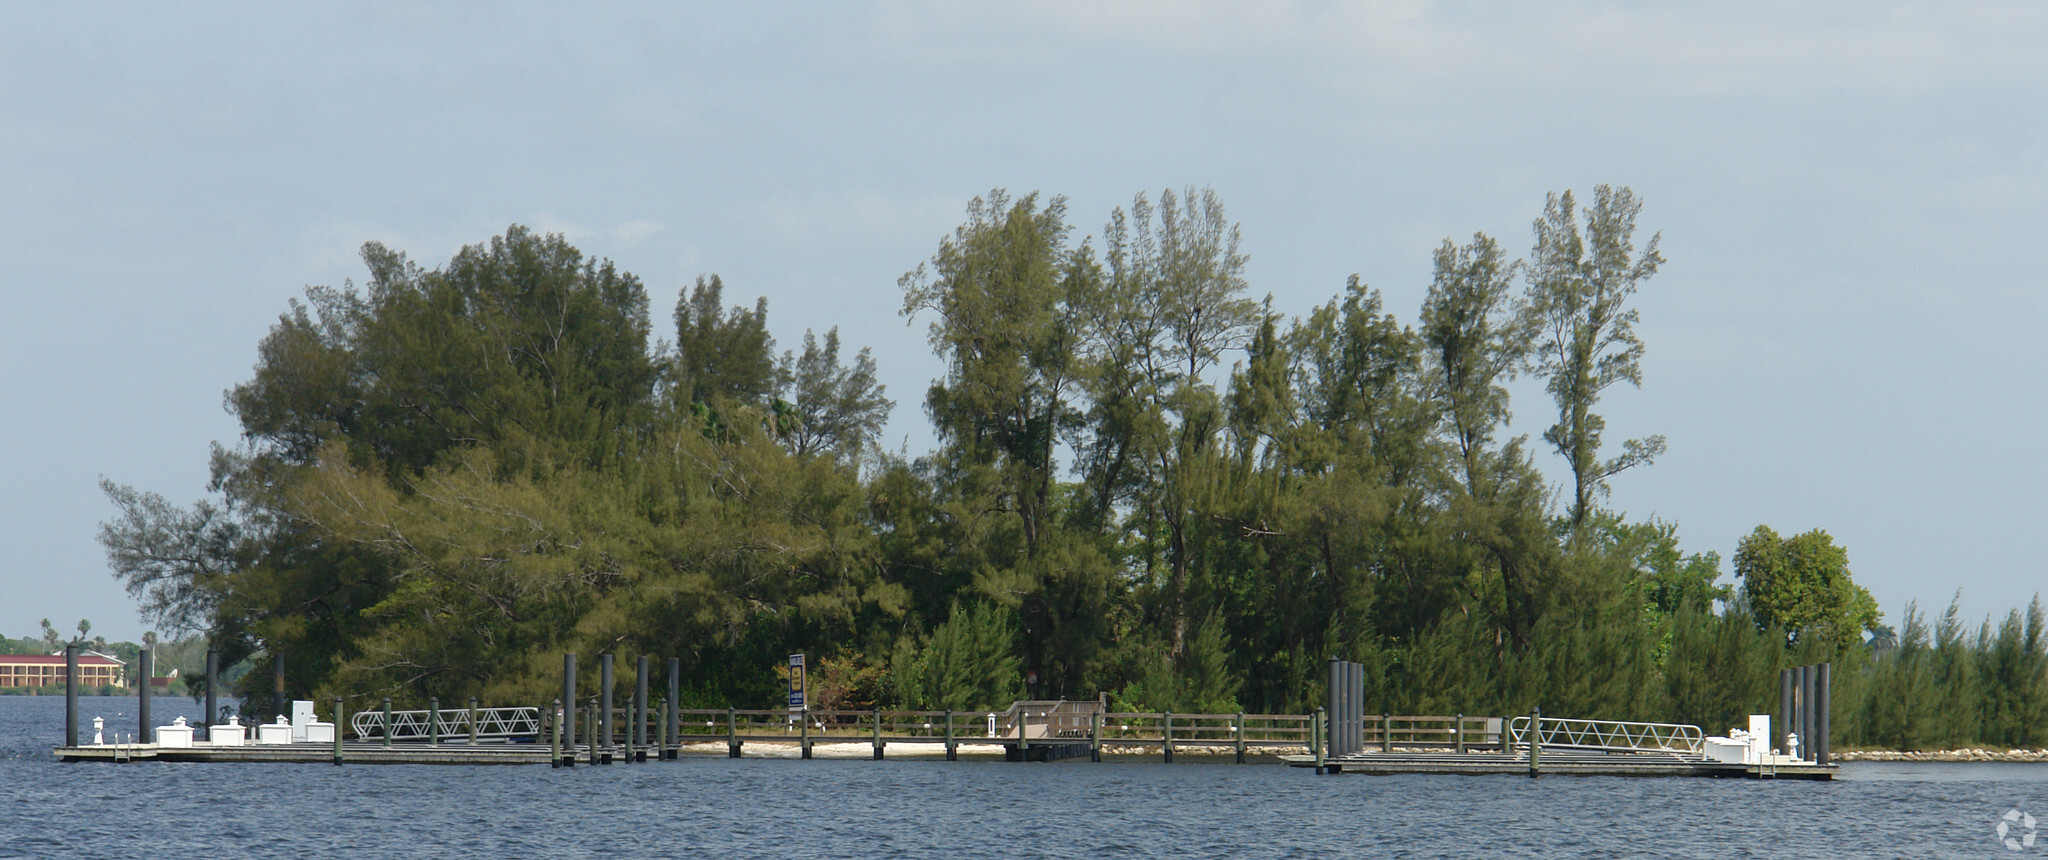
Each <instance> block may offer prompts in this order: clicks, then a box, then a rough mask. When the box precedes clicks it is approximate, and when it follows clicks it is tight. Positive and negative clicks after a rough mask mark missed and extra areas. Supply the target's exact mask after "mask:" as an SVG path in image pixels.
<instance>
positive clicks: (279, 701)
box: [270, 654, 288, 720]
mask: <svg viewBox="0 0 2048 860" xmlns="http://www.w3.org/2000/svg"><path fill="white" fill-rule="evenodd" d="M284 696H285V693H284V655H283V654H272V655H270V718H271V719H273V720H274V719H277V718H278V717H282V716H285V715H286V713H288V712H287V711H286V710H285V702H284Z"/></svg>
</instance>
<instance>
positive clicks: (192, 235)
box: [0, 0, 2048, 638]
mask: <svg viewBox="0 0 2048 860" xmlns="http://www.w3.org/2000/svg"><path fill="white" fill-rule="evenodd" d="M319 5H321V6H325V7H330V8H322V9H317V10H313V11H301V10H299V9H296V8H292V4H282V5H281V4H271V3H251V4H242V5H224V4H204V5H202V4H157V3H150V4H144V3H134V4H98V3H67V4H31V5H24V6H18V7H14V8H11V9H10V10H9V12H8V19H9V21H8V26H7V27H5V28H4V29H0V296H4V298H5V306H4V316H0V410H4V413H0V414H4V416H5V418H4V420H0V451H4V454H0V487H4V495H0V545H4V547H5V551H4V554H0V593H4V594H5V595H6V598H5V600H4V601H0V631H4V632H6V633H7V634H8V635H15V636H19V635H24V634H28V633H32V632H34V631H35V630H36V625H37V621H38V619H40V618H43V617H45V616H47V617H50V618H51V619H53V620H54V621H55V622H56V623H57V624H58V625H59V626H60V627H62V628H65V629H69V628H70V627H71V626H72V625H74V624H76V622H77V620H78V619H79V618H80V617H88V618H91V619H92V621H93V623H94V627H95V630H96V632H104V633H106V634H108V635H109V636H110V637H112V638H135V637H138V636H139V635H140V633H141V632H142V627H141V624H140V622H139V620H138V619H137V618H136V615H135V611H134V608H133V603H132V602H131V601H130V600H129V599H128V598H127V596H126V595H125V594H124V593H123V592H122V590H121V589H120V587H119V586H118V585H117V584H116V582H115V581H114V580H113V579H112V577H111V576H110V575H109V574H108V572H107V568H106V565H105V561H104V558H103V556H102V554H101V552H100V549H99V546H98V545H97V543H96V542H95V540H94V536H95V533H96V530H97V528H98V523H99V522H100V521H101V520H102V519H104V518H105V517H106V516H107V515H108V513H109V511H110V508H109V506H108V505H107V503H106V501H105V500H104V499H103V498H102V496H101V495H100V492H99V490H98V489H97V487H96V486H95V484H96V481H97V479H98V478H99V477H100V476H102V475H104V476H107V477H109V478H112V479H113V480H116V481H119V482H122V483H130V484H134V485H137V486H138V487H141V488H144V489H149V490H155V491H158V492H161V493H164V494H165V495H167V496H170V497H171V498H173V499H175V500H180V501H190V500H192V499H195V498H198V497H200V496H201V495H202V494H203V493H204V491H205V482H206V457H207V446H208V444H209V443H210V442H212V441H215V440H220V441H224V442H229V443H233V442H234V441H235V437H236V425H235V423H234V422H233V420H232V418H231V417H230V416H229V415H228V414H227V413H226V412H225V411H224V410H223V409H222V406H221V402H222V401H221V395H222V392H223V391H224V390H225V389H227V388H228V387H230V386H232V385H234V384H236V383H238V382H240V381H242V380H244V379H246V378H247V377H248V376H249V374H250V370H251V367H252V366H253V363H254V361H255V346H256V342H257V340H258V339H259V338H261V337H262V336H263V334H264V332H265V331H266V329H267V328H268V327H269V326H270V325H271V323H273V322H274V321H275V320H276V318H277V315H278V314H279V313H281V312H283V311H284V310H285V307H286V301H287V300H288V299H290V298H292V297H293V296H296V295H299V294H300V292H301V291H302V290H303V289H304V288H305V287H306V286H307V285H309V284H339V283H340V282H341V281H343V280H344V279H350V278H354V279H357V280H360V279H361V277H362V275H363V270H362V267H361V265H360V263H359V261H358V260H357V259H356V256H355V252H356V248H357V247H358V246H360V245H361V243H363V242H364V241H367V240H373V239H374V240H377V241H381V242H384V243H386V244H388V245H391V246H393V247H395V248H399V249H402V250H405V251H406V252H408V253H409V254H411V256H412V257H413V259H414V260H416V261H418V262H421V263H423V264H426V265H430V266H432V265H439V264H440V263H442V262H445V261H446V260H447V258H448V257H449V256H450V255H451V254H452V253H453V252H454V251H455V250H456V249H457V248H458V247H460V246H461V245H463V244H466V243H472V242H477V241H481V240H484V239H487V238H489V237H490V236H493V235H495V234H497V233H499V232H501V231H503V230H504V228H505V227H506V226H507V225H508V224H512V223H515V222H516V223H521V224H527V225H530V226H533V227H536V228H539V229H544V230H549V231H558V232H561V233H564V234H566V235H567V236H568V237H569V238H570V239H571V240H572V241H574V242H575V243H576V244H577V245H578V246H580V247H581V248H582V249H583V250H584V251H585V252H587V253H589V254H592V255H596V256H602V257H609V258H611V259H613V260H615V261H617V262H618V263H619V264H620V265H621V266H622V267H624V268H625V269H627V270H629V271H632V272H635V273H637V274H639V275H640V276H641V277H642V278H643V279H644V280H645V281H646V283H647V285H648V288H649V292H650V294H651V295H652V296H653V297H654V304H655V307H654V309H653V314H654V317H655V319H656V320H657V321H665V320H667V318H668V312H669V310H670V309H671V308H672V307H673V305H674V302H675V297H676V293H677V291H678V290H680V289H682V288H683V287H685V286H686V285H687V284H688V283H689V282H690V281H691V280H692V279H693V278H694V277H695V276H696V275H698V274H700V273H710V272H716V273H719V274H721V275H722V276H723V277H724V279H725V283H726V284H727V290H728V298H729V299H733V300H736V301H748V300H750V299H751V298H752V297H753V296H756V295H765V296H767V298H768V303H769V322H770V325H771V326H772V328H773V329H774V331H775V333H776V335H777V337H778V338H779V340H780V343H781V345H782V346H783V347H785V348H786V347H788V346H790V345H792V344H795V343H798V342H800V341H801V338H802V334H803V331H804V329H805V328H807V327H809V328H816V329H819V330H820V331H822V330H823V329H824V328H826V327H829V326H832V325H838V326H840V328H841V331H842V334H843V335H844V336H845V338H846V340H847V341H848V342H849V343H850V344H852V345H856V346H857V345H872V346H873V347H874V348H875V353H876V358H877V360H878V361H879V362H880V364H881V368H882V373H883V375H884V379H885V381H886V382H887V384H888V386H889V393H890V394H891V395H893V396H894V397H895V398H896V399H897V401H898V407H897V410H896V413H895V417H894V420H893V421H892V423H891V424H890V427H889V431H888V439H889V442H890V446H891V447H892V448H893V447H898V446H902V445H907V446H908V447H909V449H910V450H911V451H912V452H913V453H916V452H919V451H922V450H924V449H925V448H926V447H927V446H928V444H929V440H930V433H929V430H928V429H927V426H926V422H925V418H924V414H923V410H922V406H921V399H922V394H923V391H924V388H925V386H926V385H927V384H928V382H929V380H930V379H931V378H932V377H933V376H934V375H936V373H937V371H938V363H937V361H936V360H935V359H933V358H932V356H931V355H930V353H929V351H928V349H927V347H926V345H925V342H924V326H923V323H922V321H920V322H919V323H917V324H914V325H906V323H905V321H904V320H903V319H902V318H901V317H899V316H898V315H897V308H898V306H899V305H900V296H899V292H898V289H897V286H896V279H897V277H898V276H900V275H901V274H902V273H903V272H904V271H905V270H907V269H910V268H912V267H914V266H916V265H917V264H918V262H919V261H921V260H923V259H925V258H927V257H929V256H930V254H931V253H932V251H933V250H934V249H935V247H936V246H937V242H938V240H939V238H940V237H941V236H942V235H944V234H945V233H947V232H948V231H949V230H951V228H952V227H954V226H955V225H956V224H958V223H959V222H960V220H961V217H962V212H963V210H964V207H965V205H966V203H967V201H968V200H969V199H970V198H971V197H973V196H975V195H976V194H980V193H983V192H986V191H987V190H988V189H990V188H993V187H999V186H1000V187H1006V188H1009V189H1011V190H1012V191H1013V192H1024V191H1030V190H1041V191H1044V192H1046V193H1048V194H1064V195H1067V196H1068V198H1069V201H1070V203H1069V206H1070V209H1069V212H1070V215H1071V218H1072V220H1073V221H1074V222H1075V223H1076V224H1078V225H1080V227H1081V229H1082V230H1084V231H1086V232H1089V233H1099V232H1100V229H1101V225H1102V224H1103V223H1105V222H1106V221H1107V219H1108V216H1109V213H1110V210H1111V208H1112V207H1115V206H1118V205H1123V204H1127V203H1128V202H1129V200H1130V199H1131V196H1132V195H1133V194H1134V193H1136V192H1139V191H1149V192H1151V193H1152V194H1154V195H1156V194H1157V193H1158V191H1159V190H1160V189H1162V188H1167V187H1175V188H1178V187H1181V186H1186V185H1207V186H1213V187H1214V188H1215V189H1216V190H1217V191H1218V192H1219V193H1220V194H1221V196H1222V198H1223V199H1224V201H1225V203H1226V204H1227V205H1228V207H1229V212H1230V215H1231V216H1232V217H1233V219H1235V220H1237V221H1240V222H1241V223H1242V224H1243V232H1244V247H1245V250H1246V251H1247V252H1248V253H1249V254H1250V255H1251V264H1250V280H1251V283H1252V287H1253V290H1254V292H1255V293H1256V294H1258V295H1261V296H1263V295H1265V294H1267V293H1270V294H1271V295H1272V296H1273V301H1274V305H1275V306H1276V307H1277V308H1279V309H1282V310H1284V311H1286V312H1288V313H1290V314H1302V313H1305V312H1307V310H1308V309H1309V308H1310V307H1311V306H1313V305H1315V304H1318V303H1320V302H1323V301H1325V300H1327V299H1328V298H1329V297H1330V296H1332V295H1333V294H1335V293H1336V292H1338V291H1339V290H1340V289H1341V288H1342V287H1343V284H1344V279H1345V277H1346V276H1347V275H1350V274H1352V273H1358V274H1359V275H1360V276H1362V277H1363V278H1364V279H1365V280H1366V281H1367V282H1369V283H1371V284H1372V285H1374V286H1377V287H1379V288H1381V289H1382V290H1384V291H1385V293H1386V296H1387V301H1388V305H1389V307H1390V308H1391V309H1393V310H1395V311H1396V312H1397V313H1399V314H1400V315H1401V317H1402V319H1404V320H1408V321H1412V320H1413V319H1414V317H1415V309H1416V308H1417V307H1418V306H1419V305H1420V302H1421V299H1422V296H1423V293H1424V290H1425V288H1426V286H1427V282H1428V276H1429V264H1430V256H1429V255H1430V252H1431V250H1432V249H1433V248H1434V247H1435V246H1436V245H1437V244H1438V243H1440V242H1441V241H1443V239H1445V238H1446V237H1456V238H1458V239H1459V240H1460V241H1463V240H1464V239H1466V238H1468V237H1469V236H1470V235H1471V234H1472V233H1473V232H1474V231H1485V232H1487V233H1490V234H1492V235H1494V236H1496V237H1499V238H1500V239H1501V240H1502V242H1503V244H1505V245H1506V246H1507V247H1509V248H1510V249H1513V250H1515V251H1517V252H1518V253H1526V251H1527V248H1528V246H1529V239H1530V233H1529V223H1530V221H1531V220H1532V219H1533V218H1535V217H1536V215H1537V214H1538V213H1539V212H1540V210H1541V208H1542V204H1543V199H1544V194H1545V193H1546V192H1549V191H1561V190H1564V189H1568V188H1569V189H1576V190H1577V191H1579V192H1580V193H1581V194H1586V193H1588V192H1589V190H1590V189H1591V187H1592V186H1593V185H1595V184H1597V183H1602V182H1607V183H1614V184H1619V185H1628V186H1631V187H1633V188H1634V189H1635V190H1636V191H1637V193H1638V194H1639V195H1641V196H1642V198H1643V199H1644V200H1645V201H1646V203H1647V206H1646V208H1645V209H1644V211H1643V214H1642V219H1641V224H1642V225H1643V228H1644V230H1645V233H1646V234H1647V232H1649V231H1662V233H1663V243H1664V244H1663V248H1664V253H1665V256H1666V257H1667V258H1668V259H1669V263H1668V264H1667V265H1666V267H1665V269H1664V272H1663V273H1662V274H1660V275H1659V276H1657V277H1656V278H1655V279H1654V280H1652V281H1650V282H1649V283H1648V284H1647V285H1646V286H1645V288H1644V292H1643V293H1642V294H1641V295H1640V296H1639V302H1638V307H1640V308H1641V310H1642V324H1641V328H1640V331H1641V334H1642V336H1643V338H1644V340H1645V341H1646V342H1647V344H1648V348H1649V352H1648V355H1647V357H1646V358H1645V359H1644V362H1643V367H1644V385H1643V388H1642V390H1640V391H1632V390H1620V389H1616V390H1612V391H1611V393H1610V395H1609V397H1608V399H1607V400H1606V402H1605V403H1604V404H1603V405H1602V411H1603V412H1605V413H1606V415H1607V416H1608V419H1609V424H1610V430H1609V435H1610V438H1612V439H1616V440H1618V439H1621V438H1625V437H1630V436H1641V435H1647V434H1650V433H1663V434H1665V435H1666V436H1667V437H1668V438H1669V442H1670V453H1669V454H1668V455H1666V456H1665V457H1664V459H1663V460H1661V461H1660V462H1659V463H1657V464H1656V465H1655V466H1654V467H1651V468H1649V469H1646V470H1641V471H1638V472H1633V473H1629V474H1626V475H1624V476H1622V477H1621V478H1620V479H1618V480H1617V482H1616V485H1615V491H1614V495H1613V496H1612V498H1611V500H1610V503H1611V504H1612V505H1613V506H1614V507H1616V508H1618V509H1621V510H1624V511H1626V512H1628V513H1629V514H1630V515H1631V516H1632V517H1638V518H1640V517H1648V516H1651V515H1655V516H1657V517H1660V518H1662V519H1665V520H1669V521H1674V522H1677V523H1678V524H1679V528H1680V533H1681V535H1682V538H1683V540H1684V545H1685V548H1686V549H1688V550H1709V549H1711V550H1717V551H1719V552H1721V553H1722V555H1723V556H1727V555H1730V554H1731V553H1732V551H1733V548H1734V546H1735V543H1736V541H1737V540H1739V539H1740V538H1741V537H1742V536H1743V535H1744V534H1746V533H1748V532H1749V531H1750V530H1751V529H1753V528H1754V527H1755V526H1756V525H1757V524H1759V523H1767V524H1770V525H1771V526H1773V527H1774V528H1776V529H1778V530H1779V531H1780V532H1784V533H1792V532H1798V531H1804V530H1807V529H1810V528H1815V527H1819V528H1825V529H1827V530H1828V531H1829V532H1831V533H1832V534H1833V535H1834V536H1835V537H1836V539H1837V540H1838V541H1840V542H1841V543H1842V544H1844V545H1845V546H1846V547H1847V548H1848V550H1849V554H1850V560H1851V565H1852V568H1853V570H1854V571H1855V573H1856V576H1857V579H1858V581H1860V582H1862V583H1863V584H1864V585H1866V586H1868V587H1869V588H1870V590H1871V591H1872V592H1873V593H1874V594H1875V595H1876V596H1877V598H1878V601H1879V603H1880V604H1881V605H1882V606H1883V608H1884V610H1885V612H1886V616H1887V618H1886V620H1887V621H1893V622H1895V621H1896V620H1897V617H1898V615H1899V611H1900V609H1901V608H1902V607H1903V606H1904V605H1905V603H1906V602H1907V601H1908V600H1915V599H1917V600H1919V601H1920V603H1921V604H1922V606H1923V607H1931V608H1933V609H1934V610H1936V611H1937V612H1938V611H1939V610H1940V609H1941V608H1942V607H1944V606H1946V605H1947V603H1948V601H1949V598H1950V595H1951V594H1952V593H1954V592H1955V591H1956V590H1957V589H1961V591H1962V608H1963V610H1964V612H1965V614H1966V615H1968V616H1970V617H1972V618H1973V619H1974V618H1981V617H1982V616H1984V615H1985V614H1986V613H1996V614H1998V615H2001V616H2002V615H2003V613H2004V612H2005V611H2006V610H2007V609H2009V608H2011V607H2015V606H2021V605H2024V604H2025V603H2026V601H2027V600H2028V599H2029V598H2030V597H2031V596H2032V595H2033V594H2034V593H2035V592H2037V591H2040V590H2042V586H2043V583H2044V582H2048V576H2044V569H2048V566H2044V563H2043V561H2042V560H2041V558H2040V553H2039V552H2038V550H2037V548H2036V545H2035V541H2036V539H2037V537H2036V536H2037V534H2038V533H2037V532H2036V531H2035V529H2036V528H2038V527H2039V524H2040V523H2041V522H2042V520H2043V519H2044V517H2048V500H2044V496H2043V491H2042V487H2043V486H2044V485H2048V447H2044V445H2043V444H2042V443H2041V441H2040V439H2039V436H2040V429H2041V427H2042V424H2043V417H2044V412H2048V408H2044V405H2043V402H2042V398H2041V392H2042V388H2043V386H2042V383H2041V381H2040V376H2039V374H2040V372H2041V369H2042V368H2043V367H2048V347H2044V345H2043V342H2042V337H2041V335H2042V333H2043V332H2044V329H2048V326H2044V323H2048V275H2044V274H2043V261H2042V252H2041V248H2042V247H2044V241H2043V233H2044V228H2048V51H2044V50H2043V49H2042V46H2043V45H2048V5H2044V4H2041V3H2039V2H2035V0H2024V2H2005V3H2001V2H1982V3H1972V4H1958V5H1950V4H1940V5H1919V4H1904V3H1883V2H1844V3H1812V4H1789V5H1788V4H1785V3H1782V2H1770V3H1716V4H1680V3H1616V4H1601V3H1569V2H1567V3H1541V4H1531V3H1500V4H1485V3H1448V4H1437V3H1421V2H1389V3H1245V2H1216V3H1209V2H1188V0H1171V2H1131V3H1120V2H1101V0H1092V2H1064V3H990V4H957V3H917V2H894V3H871V4H850V3H847V4H839V3H835V4H818V5H791V4H765V3H764V4H744V3H736V4H650V5H647V6H617V5H600V6H591V5H579V6H578V7H575V8H573V9H571V8H565V7H559V6H558V5H557V4H549V5H544V6H542V5H529V6H517V5H512V4H503V3H489V4H475V5H456V4H419V3H391V4H346V5H344V4H319ZM689 6H701V7H705V8H686V7H689ZM1645 238H1647V236H1645ZM1516 402H1517V410H1516V419H1517V421H1516V424H1517V427H1518V429H1519V430H1520V431H1522V432H1529V433H1540V430H1541V428H1542V427H1543V426H1544V425H1545V424H1547V423H1548V422H1547V421H1546V411H1547V410H1548V408H1549V404H1548V401H1547V400H1545V399H1544V398H1543V395H1542V392H1541V390H1540V389H1537V388H1534V387H1529V386H1524V387H1523V389H1522V390H1521V391H1520V393H1519V396H1518V398H1517V401H1516ZM1541 462H1542V465H1543V466H1544V467H1545V470H1546V471H1547V472H1548V473H1549V474H1550V475H1551V476H1552V477H1553V479H1556V478H1559V477H1562V476H1563V475H1564V470H1563V469H1562V468H1561V466H1560V464H1559V463H1558V461H1556V460H1555V459H1554V458H1548V457H1546V458H1545V459H1543V460H1542V461H1541Z"/></svg>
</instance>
